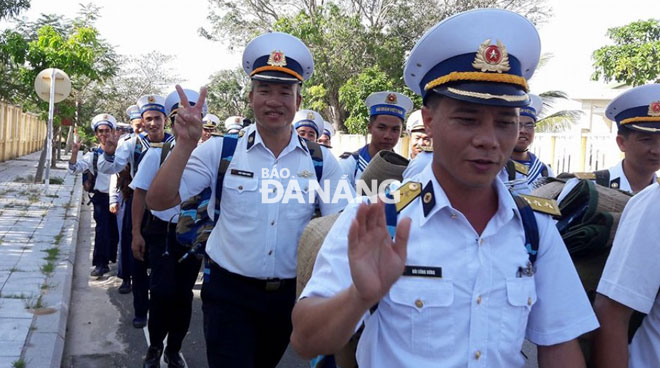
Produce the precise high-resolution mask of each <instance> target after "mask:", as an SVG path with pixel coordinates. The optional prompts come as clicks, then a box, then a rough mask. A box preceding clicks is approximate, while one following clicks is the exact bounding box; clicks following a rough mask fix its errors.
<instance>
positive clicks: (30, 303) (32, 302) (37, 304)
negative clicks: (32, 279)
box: [25, 295, 44, 309]
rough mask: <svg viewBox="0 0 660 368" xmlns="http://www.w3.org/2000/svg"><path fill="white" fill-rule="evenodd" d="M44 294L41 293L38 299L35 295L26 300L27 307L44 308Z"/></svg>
mask: <svg viewBox="0 0 660 368" xmlns="http://www.w3.org/2000/svg"><path fill="white" fill-rule="evenodd" d="M41 297H42V295H39V297H37V298H36V299H35V298H34V297H32V298H30V299H29V300H26V301H25V309H39V308H43V307H44V304H43V302H42V301H41Z"/></svg>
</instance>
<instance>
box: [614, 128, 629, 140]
mask: <svg viewBox="0 0 660 368" xmlns="http://www.w3.org/2000/svg"><path fill="white" fill-rule="evenodd" d="M630 133H632V130H631V129H628V128H626V127H624V126H620V127H619V129H618V130H617V132H616V134H617V135H620V136H622V137H623V138H628V137H629V136H630Z"/></svg>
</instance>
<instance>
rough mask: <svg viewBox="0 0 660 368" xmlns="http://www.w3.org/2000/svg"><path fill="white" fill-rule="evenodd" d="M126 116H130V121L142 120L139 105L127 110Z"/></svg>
mask: <svg viewBox="0 0 660 368" xmlns="http://www.w3.org/2000/svg"><path fill="white" fill-rule="evenodd" d="M126 115H128V119H129V120H135V119H140V118H142V114H141V113H140V108H139V107H137V105H131V106H129V107H128V108H127V109H126Z"/></svg>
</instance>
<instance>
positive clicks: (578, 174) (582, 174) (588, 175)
mask: <svg viewBox="0 0 660 368" xmlns="http://www.w3.org/2000/svg"><path fill="white" fill-rule="evenodd" d="M573 175H575V177H576V178H578V179H586V180H596V173H593V172H576V173H573Z"/></svg>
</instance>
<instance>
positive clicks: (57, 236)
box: [55, 234, 64, 245]
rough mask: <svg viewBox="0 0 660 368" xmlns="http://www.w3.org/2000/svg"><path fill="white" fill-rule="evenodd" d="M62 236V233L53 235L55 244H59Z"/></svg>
mask: <svg viewBox="0 0 660 368" xmlns="http://www.w3.org/2000/svg"><path fill="white" fill-rule="evenodd" d="M63 237H64V234H57V235H55V245H60V242H61V241H62V238H63Z"/></svg>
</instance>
